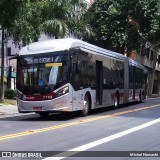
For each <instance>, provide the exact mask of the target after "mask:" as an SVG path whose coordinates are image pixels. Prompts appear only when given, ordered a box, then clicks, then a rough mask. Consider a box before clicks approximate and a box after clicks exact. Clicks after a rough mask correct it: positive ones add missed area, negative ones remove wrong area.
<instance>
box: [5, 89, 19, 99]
mask: <svg viewBox="0 0 160 160" xmlns="http://www.w3.org/2000/svg"><path fill="white" fill-rule="evenodd" d="M4 96H5V97H6V98H9V99H13V98H15V97H16V91H15V90H13V89H7V90H5V93H4Z"/></svg>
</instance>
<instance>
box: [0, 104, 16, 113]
mask: <svg viewBox="0 0 160 160" xmlns="http://www.w3.org/2000/svg"><path fill="white" fill-rule="evenodd" d="M12 114H18V109H17V106H16V105H3V104H0V116H3V115H12Z"/></svg>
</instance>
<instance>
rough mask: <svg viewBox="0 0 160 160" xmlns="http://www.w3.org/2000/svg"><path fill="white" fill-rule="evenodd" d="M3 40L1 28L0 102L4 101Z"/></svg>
mask: <svg viewBox="0 0 160 160" xmlns="http://www.w3.org/2000/svg"><path fill="white" fill-rule="evenodd" d="M4 39H5V37H4V28H3V27H2V44H1V81H0V82H1V83H0V85H1V88H0V102H3V101H4Z"/></svg>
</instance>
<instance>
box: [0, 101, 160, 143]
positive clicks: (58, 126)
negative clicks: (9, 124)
mask: <svg viewBox="0 0 160 160" xmlns="http://www.w3.org/2000/svg"><path fill="white" fill-rule="evenodd" d="M155 107H160V104H157V105H153V106H148V107H143V108H137V109H133V110H127V111H122V112H117V113H114V114H109V115H104V116H98V117H95V118H88V119H84V120H80V121H75V122H71V123H65V124H60V125H57V126H51V127H47V128H41V129H35V130H29V131H26V132H20V133H15V134H9V135H4V136H0V141H1V140H7V139H11V138H17V137H22V136H27V135H32V134H37V133H42V132H47V131H52V130H56V129H60V128H65V127H70V126H75V125H79V124H83V123H87V122H92V121H97V120H101V119H105V118H110V117H115V116H119V115H123V114H127V113H133V112H138V111H142V110H146V109H151V108H155Z"/></svg>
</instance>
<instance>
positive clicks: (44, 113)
mask: <svg viewBox="0 0 160 160" xmlns="http://www.w3.org/2000/svg"><path fill="white" fill-rule="evenodd" d="M36 113H37V114H39V116H40V117H42V118H46V117H48V115H49V112H36Z"/></svg>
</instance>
